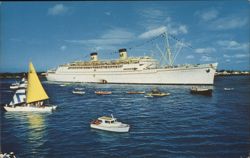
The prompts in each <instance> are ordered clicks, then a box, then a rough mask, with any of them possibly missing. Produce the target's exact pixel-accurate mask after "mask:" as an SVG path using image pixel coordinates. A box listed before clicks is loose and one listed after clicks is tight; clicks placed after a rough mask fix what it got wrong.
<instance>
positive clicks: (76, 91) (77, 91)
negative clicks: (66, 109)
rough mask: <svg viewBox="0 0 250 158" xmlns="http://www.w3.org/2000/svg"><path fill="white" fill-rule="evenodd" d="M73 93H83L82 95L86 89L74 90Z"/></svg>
mask: <svg viewBox="0 0 250 158" xmlns="http://www.w3.org/2000/svg"><path fill="white" fill-rule="evenodd" d="M72 93H73V94H81V95H82V94H85V92H84V91H80V90H73V91H72Z"/></svg>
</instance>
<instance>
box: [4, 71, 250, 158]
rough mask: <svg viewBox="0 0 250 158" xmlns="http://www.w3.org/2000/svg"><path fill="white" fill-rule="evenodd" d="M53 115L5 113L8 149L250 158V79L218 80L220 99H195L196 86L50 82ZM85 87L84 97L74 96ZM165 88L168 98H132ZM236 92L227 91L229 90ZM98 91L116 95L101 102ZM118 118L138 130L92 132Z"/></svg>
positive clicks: (22, 153)
mask: <svg viewBox="0 0 250 158" xmlns="http://www.w3.org/2000/svg"><path fill="white" fill-rule="evenodd" d="M14 81H15V80H14V79H3V80H1V88H0V94H1V103H9V102H10V100H11V99H12V96H13V94H14V92H13V91H11V90H9V86H10V84H11V83H13V82H14ZM43 85H44V88H45V90H46V91H47V93H48V95H49V96H50V103H51V104H55V105H57V106H58V109H57V110H56V111H54V112H52V113H24V112H23V113H22V112H19V113H13V112H12V113H11V112H3V111H1V140H0V141H1V151H2V152H10V151H13V152H15V153H16V155H17V156H18V157H21V158H23V157H24V158H57V157H59V158H64V157H65V158H68V157H74V158H81V157H83V158H85V157H87V158H91V157H94V158H96V157H97V158H98V157H115V158H117V157H119V158H120V157H121V158H125V157H129V158H130V157H132V158H134V157H143V158H144V157H181V158H184V157H185V158H186V157H187V158H196V157H197V158H200V157H213V158H214V157H215V158H216V157H226V158H231V157H232V158H240V157H244V158H245V157H247V155H248V154H249V152H250V78H249V76H231V77H216V79H215V85H214V86H213V89H214V91H213V96H212V97H207V96H200V95H191V94H190V93H189V89H190V88H191V86H176V85H164V86H163V85H158V86H150V85H110V84H70V85H67V86H65V87H60V85H59V84H55V83H50V82H48V81H43ZM76 87H84V90H85V91H86V94H85V95H82V96H80V95H75V94H72V92H71V91H72V90H73V89H74V88H76ZM154 87H158V88H159V89H160V90H162V91H165V92H170V93H171V95H170V96H166V97H162V98H145V97H144V95H141V94H137V95H130V94H126V92H127V91H149V90H150V89H151V88H154ZM225 87H227V88H234V90H231V91H225V90H224V88H225ZM95 90H109V91H112V92H113V94H112V95H107V96H98V95H96V94H94V91H95ZM110 114H113V115H114V116H115V117H117V118H118V120H120V121H122V122H124V123H128V124H130V125H131V129H130V132H129V133H112V132H105V131H99V130H94V129H91V128H90V127H89V123H90V122H91V120H93V119H95V118H97V117H99V116H103V115H110Z"/></svg>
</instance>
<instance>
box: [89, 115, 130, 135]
mask: <svg viewBox="0 0 250 158" xmlns="http://www.w3.org/2000/svg"><path fill="white" fill-rule="evenodd" d="M90 127H91V128H94V129H99V130H104V131H110V132H128V131H129V128H130V126H129V125H128V124H124V123H122V122H118V121H117V119H116V118H114V117H113V115H112V114H111V117H107V116H102V117H99V118H98V119H96V120H93V121H92V122H91V123H90Z"/></svg>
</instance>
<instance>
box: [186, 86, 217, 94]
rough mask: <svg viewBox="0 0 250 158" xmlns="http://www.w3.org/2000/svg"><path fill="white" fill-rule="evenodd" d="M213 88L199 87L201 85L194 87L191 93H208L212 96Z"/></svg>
mask: <svg viewBox="0 0 250 158" xmlns="http://www.w3.org/2000/svg"><path fill="white" fill-rule="evenodd" d="M212 92H213V90H212V89H208V88H199V87H192V88H191V90H190V93H191V94H200V95H207V96H212Z"/></svg>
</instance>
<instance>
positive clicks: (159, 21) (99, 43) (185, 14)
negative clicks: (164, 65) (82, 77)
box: [0, 0, 250, 72]
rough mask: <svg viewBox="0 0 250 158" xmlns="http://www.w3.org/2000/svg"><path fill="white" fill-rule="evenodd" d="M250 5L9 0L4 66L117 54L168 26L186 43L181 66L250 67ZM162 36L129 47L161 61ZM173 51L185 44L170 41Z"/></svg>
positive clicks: (4, 5) (15, 68)
mask: <svg viewBox="0 0 250 158" xmlns="http://www.w3.org/2000/svg"><path fill="white" fill-rule="evenodd" d="M249 6H250V2H249V1H247V0H241V1H220V2H216V1H201V2H198V1H177V2H175V1H165V2H164V1H156V2H154V1H145V2H143V1H137V2H136V1H134V2H133V1H129V2H125V1H124V2H123V1H120V2H108V1H107V2H104V1H96V2H95V1H92V2H91V1H89V2H84V1H83V2H1V3H0V7H1V24H0V26H1V27H0V28H1V53H0V63H1V67H0V71H1V72H19V71H27V70H28V62H29V61H32V62H33V64H34V66H35V67H36V69H37V70H38V71H46V70H48V69H50V68H53V67H57V66H58V65H60V64H64V63H67V62H71V61H74V60H89V53H91V52H93V51H98V53H99V58H100V59H116V58H118V54H117V53H113V52H115V51H117V50H118V49H119V48H130V47H133V46H135V45H138V44H141V43H144V42H145V41H148V40H149V39H152V38H154V37H156V36H157V35H159V34H161V33H162V32H164V31H167V32H168V33H170V34H171V35H173V36H175V37H176V38H178V39H179V40H181V41H183V43H185V44H186V45H188V46H191V47H187V46H184V47H183V48H182V50H181V51H180V53H179V54H178V56H177V57H176V59H175V64H186V63H211V62H218V63H219V69H234V70H249V69H250V68H249V60H250V59H249V58H250V57H249V54H250V50H249V49H250V48H249V45H250V43H249V42H250V40H249V38H250V27H249V19H250V18H249V16H250V14H249V12H250V8H249ZM162 41H163V40H162V39H157V40H155V41H153V42H148V43H147V44H145V45H143V46H141V47H135V48H133V49H131V50H128V54H129V55H130V56H143V55H149V56H153V57H155V58H157V59H159V60H160V58H161V55H160V53H159V50H158V48H157V45H158V46H159V47H160V49H161V50H163V47H162ZM170 45H171V50H172V52H173V54H175V53H176V50H178V48H179V47H178V46H180V44H179V43H176V41H175V40H173V39H170Z"/></svg>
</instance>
